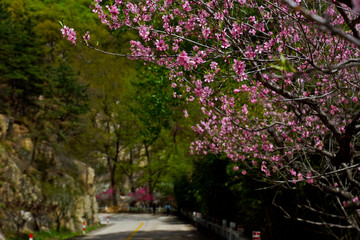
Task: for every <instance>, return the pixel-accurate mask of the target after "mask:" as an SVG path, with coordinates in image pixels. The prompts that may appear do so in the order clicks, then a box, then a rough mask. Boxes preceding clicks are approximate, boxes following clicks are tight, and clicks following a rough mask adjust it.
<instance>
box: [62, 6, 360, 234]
mask: <svg viewBox="0 0 360 240" xmlns="http://www.w3.org/2000/svg"><path fill="white" fill-rule="evenodd" d="M92 11H93V12H94V13H95V14H97V15H98V16H99V18H100V19H101V21H102V23H104V24H106V25H108V26H109V28H111V29H114V30H116V29H124V28H125V29H129V30H131V31H136V32H137V33H138V35H139V39H137V40H133V41H131V49H130V50H131V51H130V53H126V54H122V53H121V54H117V53H109V54H113V55H118V56H129V57H130V58H131V59H142V60H145V61H149V62H154V63H157V64H159V65H161V66H163V67H166V68H168V69H170V71H171V74H170V76H169V79H170V81H171V84H172V86H173V87H174V88H176V89H177V92H174V97H175V98H179V99H183V100H184V101H188V102H190V101H197V102H199V103H200V104H201V105H202V112H203V114H204V118H203V120H202V121H201V122H199V123H198V124H197V125H196V126H193V129H194V131H197V132H198V133H199V135H200V136H201V137H200V138H199V139H197V140H194V142H193V144H192V146H191V151H192V152H193V153H194V154H206V153H208V152H213V153H226V154H227V156H228V157H229V158H231V159H232V160H233V161H234V162H235V163H236V164H235V167H234V170H235V171H239V174H241V173H242V174H247V172H250V171H252V172H253V171H254V170H257V171H258V175H261V176H264V177H266V179H267V180H268V181H269V182H271V183H272V184H274V185H277V186H278V185H281V186H283V187H286V188H290V189H293V188H297V187H298V186H303V185H304V184H306V185H308V186H311V187H313V188H314V189H317V190H319V191H321V192H324V193H326V194H328V195H330V196H331V197H332V198H331V201H330V202H329V203H327V204H330V205H331V207H332V208H333V209H334V212H332V213H329V212H325V211H323V210H322V209H321V208H320V209H317V208H316V207H315V206H313V205H312V204H311V202H306V203H305V204H304V205H303V207H304V209H306V210H307V211H309V212H313V213H315V215H316V216H318V217H317V218H312V219H307V218H303V217H302V216H301V215H300V216H291V214H289V213H288V212H287V211H286V209H283V208H281V209H283V211H284V212H285V214H286V215H287V216H288V217H294V218H295V219H297V220H299V221H305V222H307V223H311V224H315V225H320V226H324V227H327V228H329V229H330V228H338V229H353V230H355V232H360V202H359V201H358V196H359V194H360V191H359V187H360V178H359V170H360V162H359V160H360V145H359V140H360V138H359V132H360V122H359V118H360V104H359V100H360V93H359V91H360V74H359V65H360V48H359V47H360V33H359V24H360V15H359V13H358V11H360V3H359V1H358V0H352V1H351V0H333V1H327V0H296V1H293V0H282V1H281V0H264V1H258V0H246V1H245V0H144V1H130V0H116V1H115V2H114V4H113V5H106V4H103V3H102V1H101V0H95V1H94V3H93V6H92ZM63 34H64V35H65V36H67V37H68V39H69V40H70V41H73V42H74V41H75V32H74V31H73V30H72V29H65V28H64V30H63ZM84 41H85V44H86V45H87V46H89V47H90V48H93V49H95V50H97V51H101V52H105V51H104V50H101V49H97V48H95V47H94V46H95V45H94V44H92V43H91V40H90V35H89V33H87V34H86V36H85V37H84ZM105 53H106V52H105ZM178 89H181V90H180V91H179V90H178ZM184 113H185V115H186V117H187V116H189V117H191V115H192V113H191V112H188V111H185V112H184ZM274 201H275V200H274Z"/></svg>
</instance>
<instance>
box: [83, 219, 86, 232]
mask: <svg viewBox="0 0 360 240" xmlns="http://www.w3.org/2000/svg"><path fill="white" fill-rule="evenodd" d="M85 233H86V223H85V222H83V234H84V235H85Z"/></svg>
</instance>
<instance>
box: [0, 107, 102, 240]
mask: <svg viewBox="0 0 360 240" xmlns="http://www.w3.org/2000/svg"><path fill="white" fill-rule="evenodd" d="M28 136H29V134H28V130H27V129H26V128H25V127H24V126H22V125H20V124H18V123H15V122H14V120H13V119H11V118H9V117H7V116H5V115H1V114H0V226H1V229H0V231H1V230H2V231H3V232H4V233H6V232H15V231H16V229H17V227H16V224H15V223H16V222H18V223H19V224H20V225H22V226H23V227H22V229H21V230H22V231H25V230H29V231H34V230H36V229H35V228H36V227H37V226H38V225H39V224H36V222H35V219H37V220H38V222H39V223H41V226H42V228H44V229H48V228H53V227H55V223H54V214H53V213H54V210H53V209H54V207H52V208H50V207H49V206H55V205H56V204H57V202H56V201H60V200H56V198H54V199H51V197H49V196H51V194H52V193H51V191H50V190H47V189H49V188H50V189H53V190H52V191H53V192H54V193H56V189H57V188H59V189H61V188H65V186H66V187H67V189H70V190H71V191H72V190H74V192H77V194H74V195H73V196H72V199H71V201H70V203H69V204H70V205H71V207H69V208H68V210H67V211H68V212H66V214H65V215H66V216H67V218H64V220H63V221H62V227H63V226H65V227H67V228H68V229H70V230H72V231H80V230H81V229H82V222H84V221H85V222H87V224H88V225H94V224H98V223H99V219H98V216H97V212H98V206H97V203H96V199H95V184H94V178H95V173H94V170H93V169H92V168H91V167H89V166H87V165H86V164H85V163H82V162H80V161H77V160H75V159H72V158H71V157H68V156H66V154H64V153H61V154H58V153H56V151H55V150H54V149H53V148H52V147H51V146H49V145H48V144H46V143H40V144H39V145H38V146H37V152H36V154H37V156H39V157H41V162H36V160H35V161H32V158H31V156H32V153H33V150H34V144H33V143H32V141H31V139H30V138H29V137H28ZM70 169H71V171H70ZM44 184H47V185H46V186H47V188H44V187H43V186H44ZM54 189H55V190H54ZM8 206H10V207H8ZM34 209H35V210H34ZM36 209H37V210H36ZM42 209H44V210H42ZM32 212H34V213H36V212H37V213H43V216H40V217H35V218H34V217H33V216H34V214H33V213H32ZM15 220H16V221H15ZM21 220H23V222H21ZM41 221H42V222H41ZM1 239H2V238H1V232H0V240H1Z"/></svg>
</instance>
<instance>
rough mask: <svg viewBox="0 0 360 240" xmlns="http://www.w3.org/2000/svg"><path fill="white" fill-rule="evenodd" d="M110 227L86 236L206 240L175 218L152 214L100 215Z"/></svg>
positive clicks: (125, 239)
mask: <svg viewBox="0 0 360 240" xmlns="http://www.w3.org/2000/svg"><path fill="white" fill-rule="evenodd" d="M107 216H109V219H110V221H109V225H108V226H105V227H103V228H101V229H98V230H96V231H94V232H91V233H88V234H86V236H82V237H78V238H75V239H84V240H85V239H86V240H100V239H101V240H130V239H131V240H170V239H171V240H180V239H181V240H184V239H186V240H206V239H207V238H205V237H203V236H202V235H201V234H200V233H198V232H197V231H196V229H195V228H194V227H193V226H192V225H190V224H187V223H184V222H182V221H180V220H179V219H178V218H177V217H175V216H166V215H160V214H159V215H155V216H154V215H151V214H126V213H123V214H110V215H109V214H100V216H99V217H100V219H101V223H103V224H107V219H106V218H107Z"/></svg>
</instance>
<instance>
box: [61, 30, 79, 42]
mask: <svg viewBox="0 0 360 240" xmlns="http://www.w3.org/2000/svg"><path fill="white" fill-rule="evenodd" d="M60 30H61V33H62V35H63V37H66V36H67V40H69V41H71V42H72V43H73V44H74V45H76V32H75V31H74V29H73V28H69V27H67V26H66V25H65V26H64V27H63V28H61V29H60Z"/></svg>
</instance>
